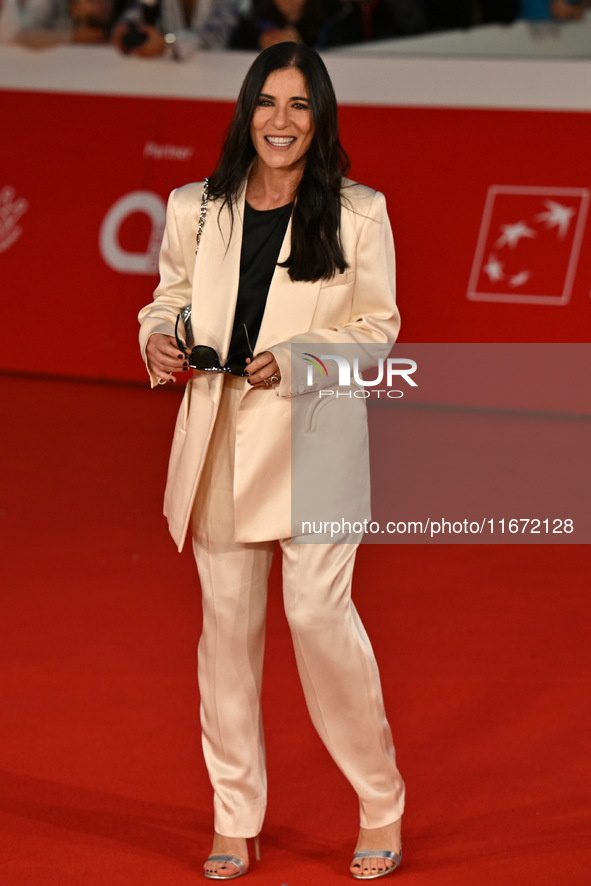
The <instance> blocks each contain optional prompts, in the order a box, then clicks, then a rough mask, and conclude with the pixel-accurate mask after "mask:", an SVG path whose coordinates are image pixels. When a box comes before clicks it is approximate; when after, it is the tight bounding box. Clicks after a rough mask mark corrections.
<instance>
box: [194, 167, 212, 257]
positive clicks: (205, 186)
mask: <svg viewBox="0 0 591 886" xmlns="http://www.w3.org/2000/svg"><path fill="white" fill-rule="evenodd" d="M208 191H209V179H208V178H206V179H204V181H203V191H202V193H201V209H200V211H199V224H198V225H197V236H196V238H195V242H196V246H195V255H197V250H198V249H199V243H200V241H201V234H202V233H203V225H204V224H205V216H206V215H207V199H208Z"/></svg>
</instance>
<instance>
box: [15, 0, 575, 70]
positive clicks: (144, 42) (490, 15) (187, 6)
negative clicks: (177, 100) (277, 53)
mask: <svg viewBox="0 0 591 886" xmlns="http://www.w3.org/2000/svg"><path fill="white" fill-rule="evenodd" d="M589 5H591V4H590V2H589V0H0V7H1V8H0V40H2V41H3V42H15V43H19V44H21V45H24V46H28V47H30V48H42V47H46V46H51V45H55V44H58V43H68V42H71V43H110V44H112V45H113V46H114V47H115V48H116V49H117V50H119V51H121V52H123V53H126V54H130V55H139V56H143V57H147V58H149V57H159V56H163V55H167V56H169V57H170V58H173V59H176V60H182V59H185V58H187V57H188V56H190V55H191V54H192V53H193V52H194V51H195V50H196V49H251V50H257V49H265V48H267V47H268V46H272V45H274V44H276V43H281V42H284V41H295V42H302V43H306V44H308V45H309V46H313V47H315V48H316V49H320V50H322V49H330V48H331V47H334V46H344V45H347V44H354V43H361V42H363V41H366V40H383V39H391V38H395V37H406V36H411V35H417V34H425V33H429V32H434V31H442V30H448V29H458V28H471V27H474V26H477V25H482V24H491V23H501V24H510V23H511V22H513V21H515V20H517V19H519V18H524V19H529V20H532V21H540V20H553V19H554V20H557V21H561V20H569V19H570V20H572V19H581V18H582V17H583V15H584V13H585V8H586V7H588V6H589Z"/></svg>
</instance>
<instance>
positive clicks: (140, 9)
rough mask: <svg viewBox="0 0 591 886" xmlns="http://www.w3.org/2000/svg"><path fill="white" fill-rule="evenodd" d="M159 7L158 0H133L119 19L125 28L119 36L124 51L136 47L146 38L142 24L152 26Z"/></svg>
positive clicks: (129, 50)
mask: <svg viewBox="0 0 591 886" xmlns="http://www.w3.org/2000/svg"><path fill="white" fill-rule="evenodd" d="M159 9H160V2H159V0H135V2H134V3H132V4H131V5H130V6H129V7H128V8H127V9H126V10H125V12H124V13H123V15H122V16H121V18H120V19H119V21H120V22H122V23H123V24H124V25H126V29H125V31H124V33H123V37H122V38H121V42H122V44H123V51H124V52H126V51H127V52H131V51H132V49H137V48H138V46H141V45H142V44H143V43H145V42H146V40H147V39H148V35H147V34H145V33H144V32H143V31H142V26H143V25H151V26H152V27H154V25H155V24H156V20H157V18H158V12H159Z"/></svg>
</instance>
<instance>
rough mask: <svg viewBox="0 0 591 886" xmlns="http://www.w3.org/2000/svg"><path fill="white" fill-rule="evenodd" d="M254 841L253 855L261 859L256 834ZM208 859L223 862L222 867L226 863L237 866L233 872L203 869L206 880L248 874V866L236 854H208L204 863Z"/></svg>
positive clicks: (224, 878) (230, 878)
mask: <svg viewBox="0 0 591 886" xmlns="http://www.w3.org/2000/svg"><path fill="white" fill-rule="evenodd" d="M253 841H254V857H255V859H256V861H260V860H261V851H260V847H259V837H258V834H257V836H256V837H253ZM208 861H216V862H223V864H222V868H224V867H225V866H226V865H227V864H233V865H234V867H235V868H237V870H236V873H235V874H218V873H215V874H212V873H210V872H209V871H204V872H203V873H204V875H205V877H206V878H207V879H208V880H235V879H236V877H243V876H244V875H245V874H248V871H249V868H248V865H247V864H246V862H245V861H243V860H242V859H241V858H239V857H238V856H237V855H210V856H209V858H208V859H207V861H206V862H205V864H207V862H208Z"/></svg>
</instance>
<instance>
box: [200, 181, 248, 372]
mask: <svg viewBox="0 0 591 886" xmlns="http://www.w3.org/2000/svg"><path fill="white" fill-rule="evenodd" d="M245 191H246V188H245V187H243V188H242V191H241V193H240V194H239V196H238V200H237V202H236V204H235V205H234V218H233V220H232V216H231V215H230V209H229V207H228V206H227V205H226V206H224V208H223V209H221V205H222V202H223V201H222V200H219V199H218V200H211V201H210V202H209V204H208V206H207V216H206V219H205V225H204V226H203V234H202V236H201V243H200V244H199V250H198V252H197V256H196V259H195V270H194V274H193V310H192V318H191V322H192V326H193V332H194V336H195V343H196V344H200V345H209V346H210V347H211V348H214V349H215V350H216V351H217V353H218V355H219V358H220V360H221V361H222V362H224V360H225V359H226V357H227V349H228V347H229V344H230V338H231V335H232V325H233V322H234V314H235V311H236V298H237V295H238V282H239V279H240V251H241V248H242V229H243V220H244V194H245Z"/></svg>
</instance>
